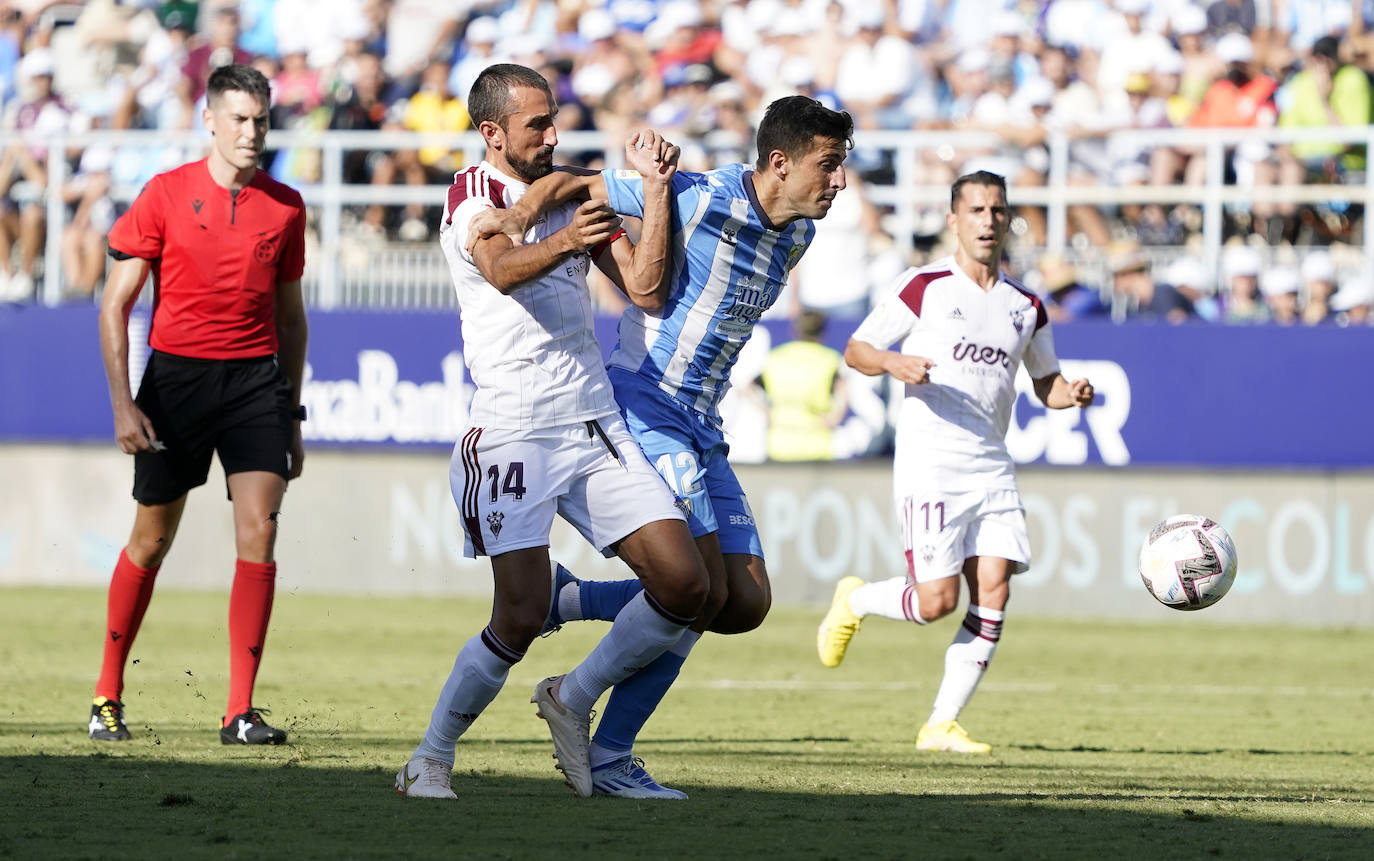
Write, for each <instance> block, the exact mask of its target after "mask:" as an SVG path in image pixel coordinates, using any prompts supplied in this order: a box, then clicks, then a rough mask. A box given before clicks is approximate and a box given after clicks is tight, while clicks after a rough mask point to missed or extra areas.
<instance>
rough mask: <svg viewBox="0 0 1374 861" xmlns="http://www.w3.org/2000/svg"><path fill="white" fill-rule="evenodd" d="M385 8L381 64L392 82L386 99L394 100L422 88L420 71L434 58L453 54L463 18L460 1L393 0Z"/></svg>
mask: <svg viewBox="0 0 1374 861" xmlns="http://www.w3.org/2000/svg"><path fill="white" fill-rule="evenodd" d="M385 8H386V9H387V12H386V58H385V59H384V60H383V64H382V65H383V69H384V71H385V72H386V80H387V82H388V84H389V86H388V88H387V92H386V101H387V103H388V104H394V103H395V102H397V101H399V100H401V99H406V98H410V96H411V94H413V93H414V92H415V91H416V90H417V89H419V86H420V75H421V74H422V73H423V72H424V70H425V67H427V66H428V65H429V64H430V63H431V62H433V61H435V60H446V59H448V58H450V57H452V56H453V44H454V40H455V39H456V38H457V37H458V31H459V24H460V23H461V18H460V8H459V4H457V3H441V2H435V0H392V2H390V3H389V4H385ZM464 95H465V96H466V92H465V93H464Z"/></svg>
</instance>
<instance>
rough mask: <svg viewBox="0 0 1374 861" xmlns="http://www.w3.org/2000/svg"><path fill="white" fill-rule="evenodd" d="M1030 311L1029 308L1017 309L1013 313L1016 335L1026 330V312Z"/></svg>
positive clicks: (1012, 322) (1012, 321)
mask: <svg viewBox="0 0 1374 861" xmlns="http://www.w3.org/2000/svg"><path fill="white" fill-rule="evenodd" d="M1028 310H1030V309H1029V306H1028V307H1026V308H1017V309H1016V310H1014V311H1012V312H1011V325H1012V327H1013V328H1015V329H1016V334H1018V335H1019V334H1021V332H1022V331H1023V330H1024V329H1025V328H1026V311H1028Z"/></svg>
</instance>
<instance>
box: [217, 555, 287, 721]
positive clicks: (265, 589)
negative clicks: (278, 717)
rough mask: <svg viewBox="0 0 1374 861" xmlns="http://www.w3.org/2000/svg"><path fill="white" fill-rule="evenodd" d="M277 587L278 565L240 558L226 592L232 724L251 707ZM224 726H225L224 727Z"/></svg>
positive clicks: (228, 715) (228, 714)
mask: <svg viewBox="0 0 1374 861" xmlns="http://www.w3.org/2000/svg"><path fill="white" fill-rule="evenodd" d="M276 587H277V563H275V562H248V561H246V560H244V559H239V560H238V561H237V562H236V564H235V566H234V586H233V588H232V589H231V590H230V592H229V704H228V706H227V708H226V710H225V712H224V715H225V718H224V719H225V720H226V721H232V720H233V719H234V716H235V715H241V714H244V713H245V712H247V711H248V710H249V709H251V708H252V707H253V684H254V682H255V681H256V680H257V677H258V667H259V666H261V665H262V650H263V644H264V643H265V641H266V640H267V623H268V622H269V621H270V620H271V618H272V600H273V597H274V595H275V594H276ZM226 725H227V724H226Z"/></svg>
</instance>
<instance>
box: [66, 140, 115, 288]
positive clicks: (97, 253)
mask: <svg viewBox="0 0 1374 861" xmlns="http://www.w3.org/2000/svg"><path fill="white" fill-rule="evenodd" d="M73 125H74V126H76V127H77V128H76V130H78V131H81V130H84V129H83V128H81V127H82V126H87V127H90V128H100V127H102V126H108V125H109V117H108V116H103V115H96V116H86V115H83V114H79V115H77V116H76V117H75V118H74V122H73ZM113 161H114V148H113V147H111V146H108V145H92V146H88V147H86V148H85V150H84V151H82V153H81V159H80V161H79V162H78V164H77V169H76V172H75V174H73V175H72V177H71V178H70V179H68V180H67V181H66V182H65V183H63V185H62V201H63V203H65V204H67V206H68V210H69V215H68V217H67V221H66V224H65V225H64V226H63V228H62V273H63V276H64V278H65V280H66V289H65V290H64V292H63V298H64V299H67V300H70V301H85V302H89V301H91V298H92V297H93V296H94V295H95V288H96V285H97V284H99V283H100V282H101V281H102V280H104V277H105V252H106V248H105V237H106V236H107V235H108V234H109V232H110V228H111V227H113V226H114V221H115V208H114V202H113V201H111V200H110V196H109V194H110V182H111V180H110V166H111V164H112V163H113Z"/></svg>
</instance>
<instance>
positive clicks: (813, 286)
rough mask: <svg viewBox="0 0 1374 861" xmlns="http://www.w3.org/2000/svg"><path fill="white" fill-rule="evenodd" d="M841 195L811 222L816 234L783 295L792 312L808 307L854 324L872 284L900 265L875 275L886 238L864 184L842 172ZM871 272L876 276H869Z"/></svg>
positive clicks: (887, 242)
mask: <svg viewBox="0 0 1374 861" xmlns="http://www.w3.org/2000/svg"><path fill="white" fill-rule="evenodd" d="M845 181H846V183H847V185H846V186H845V193H844V194H841V195H837V196H836V197H835V202H834V203H833V204H831V206H830V212H829V213H828V214H827V215H826V216H825V218H823V219H821V220H820V221H817V222H816V235H815V236H814V237H813V238H812V240H811V244H810V245H808V246H807V250H806V254H805V255H804V256H803V257H802V259H801V260H798V261H797V265H796V266H795V267H794V268H793V269H792V272H791V274H790V277H789V279H788V289H787V294H786V295H788V296H789V297H790V300H789V301H790V302H791V303H792V312H793V313H792V316H793V317H799V316H800V315H801V314H802V313H804V312H807V311H812V312H815V313H818V314H821V315H823V316H824V317H825V318H826V319H836V318H841V319H850V320H853V321H855V324H856V325H857V323H858V321H859V320H862V319H863V318H864V317H865V316H866V315H867V314H868V306H869V298H870V296H871V294H872V289H873V285H874V284H883V283H886V278H885V277H884V276H889V277H895V276H896V275H897V272H900V271H901V269H902V263H901V261H900V260H898V261H896V271H892V272H887V271H885V270H886V269H891V268H892V264H891V263H890V262H888V263H887V264H886V266H885V267H884V271H882V272H879V273H875V272H874V268H875V265H877V266H884V261H891V258H892V255H891V254H890V253H884V250H883V249H884V246H890V245H891V241H890V240H888V239H887V237H886V235H885V234H884V233H883V229H882V224H881V222H880V220H879V215H878V210H877V207H875V206H874V205H873V203H872V201H870V200H869V199H868V194H867V192H866V191H865V187H864V186H865V183H864V181H863V180H862V179H861V178H860V177H859V176H858V175H857V174H853V173H850V174H846V180H845ZM875 275H876V277H875Z"/></svg>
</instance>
